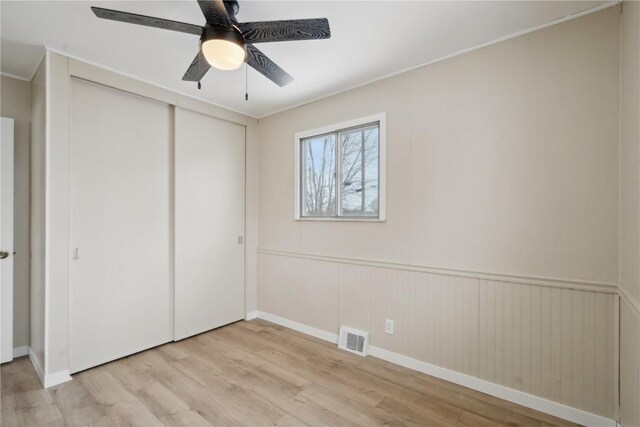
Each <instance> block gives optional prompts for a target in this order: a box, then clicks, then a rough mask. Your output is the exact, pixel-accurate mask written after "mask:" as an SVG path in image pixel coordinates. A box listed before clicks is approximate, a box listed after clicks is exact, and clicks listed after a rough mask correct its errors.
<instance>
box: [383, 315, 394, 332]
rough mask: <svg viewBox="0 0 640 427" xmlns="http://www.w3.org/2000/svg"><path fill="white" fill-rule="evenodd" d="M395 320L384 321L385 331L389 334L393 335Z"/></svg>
mask: <svg viewBox="0 0 640 427" xmlns="http://www.w3.org/2000/svg"><path fill="white" fill-rule="evenodd" d="M393 329H394V326H393V320H391V319H384V331H385V332H386V333H388V334H391V335H393Z"/></svg>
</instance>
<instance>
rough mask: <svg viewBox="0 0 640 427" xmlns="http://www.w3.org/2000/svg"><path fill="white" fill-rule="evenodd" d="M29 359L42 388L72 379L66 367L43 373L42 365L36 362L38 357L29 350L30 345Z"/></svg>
mask: <svg viewBox="0 0 640 427" xmlns="http://www.w3.org/2000/svg"><path fill="white" fill-rule="evenodd" d="M29 360H30V361H31V364H32V365H33V368H34V369H35V371H36V374H38V378H40V382H41V383H42V386H43V387H44V388H49V387H53V386H56V385H58V384H62V383H66V382H67V381H71V380H72V379H73V378H71V374H70V373H69V370H68V369H67V370H64V371H60V372H55V373H53V374H49V375H45V374H44V371H43V370H42V366H40V363H39V362H38V358H37V357H36V355H35V354H34V353H33V351H31V347H29Z"/></svg>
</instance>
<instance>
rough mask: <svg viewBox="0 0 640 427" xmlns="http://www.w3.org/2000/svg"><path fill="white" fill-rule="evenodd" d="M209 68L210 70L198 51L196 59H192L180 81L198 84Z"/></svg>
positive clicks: (209, 66)
mask: <svg viewBox="0 0 640 427" xmlns="http://www.w3.org/2000/svg"><path fill="white" fill-rule="evenodd" d="M209 68H211V65H209V63H208V62H207V60H206V59H205V57H204V55H203V54H202V51H201V50H199V51H198V54H197V55H196V57H195V58H193V62H191V65H189V68H188V69H187V72H186V73H184V76H182V80H185V81H187V82H199V81H200V80H202V78H203V77H204V75H205V74H207V71H209Z"/></svg>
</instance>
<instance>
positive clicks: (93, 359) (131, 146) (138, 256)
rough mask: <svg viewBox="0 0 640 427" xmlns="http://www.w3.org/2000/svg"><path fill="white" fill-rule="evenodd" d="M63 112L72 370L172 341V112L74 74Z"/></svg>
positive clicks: (168, 107) (170, 109)
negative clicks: (67, 111) (68, 114)
mask: <svg viewBox="0 0 640 427" xmlns="http://www.w3.org/2000/svg"><path fill="white" fill-rule="evenodd" d="M71 111H72V118H71V123H70V131H71V145H70V147H71V148H70V164H71V171H70V172H71V188H70V190H71V217H70V229H71V232H70V233H71V234H70V244H71V248H72V254H70V256H71V258H72V259H71V261H70V263H71V264H70V302H71V307H70V319H69V320H70V342H71V371H72V372H77V371H80V370H83V369H86V368H89V367H92V366H96V365H99V364H101V363H104V362H107V361H110V360H113V359H116V358H119V357H122V356H125V355H128V354H131V353H135V352H137V351H140V350H144V349H147V348H150V347H154V346H156V345H158V344H162V343H165V342H168V341H171V340H172V339H173V281H172V273H173V271H172V265H173V262H172V261H173V260H172V237H171V236H172V230H171V225H172V224H171V220H172V218H171V212H172V200H171V197H172V186H173V182H172V175H171V171H172V156H171V154H172V141H173V114H172V113H173V110H172V107H170V106H168V105H166V104H162V103H159V102H156V101H152V100H150V99H147V98H142V97H139V96H136V95H132V94H129V93H126V92H122V91H118V90H115V89H111V88H108V87H104V86H99V85H96V84H92V83H88V82H85V81H83V80H78V79H73V80H72V106H71ZM53 202H54V203H55V201H53Z"/></svg>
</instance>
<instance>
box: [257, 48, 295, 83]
mask: <svg viewBox="0 0 640 427" xmlns="http://www.w3.org/2000/svg"><path fill="white" fill-rule="evenodd" d="M246 61H247V64H249V65H250V66H251V67H253V68H254V69H255V70H256V71H258V72H259V73H260V74H262V75H263V76H265V77H266V78H268V79H269V80H271V81H272V82H274V83H275V84H277V85H278V86H286V85H288V84H289V83H291V82H292V81H293V77H291V76H290V75H289V74H287V73H286V72H285V71H284V70H283V69H282V68H280V67H279V66H278V65H277V64H276V63H275V62H273V61H272V60H270V59H269V58H268V57H267V56H266V55H265V54H264V53H262V52H261V51H260V50H259V49H258V48H257V47H255V46H254V45H252V44H247V60H246Z"/></svg>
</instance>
